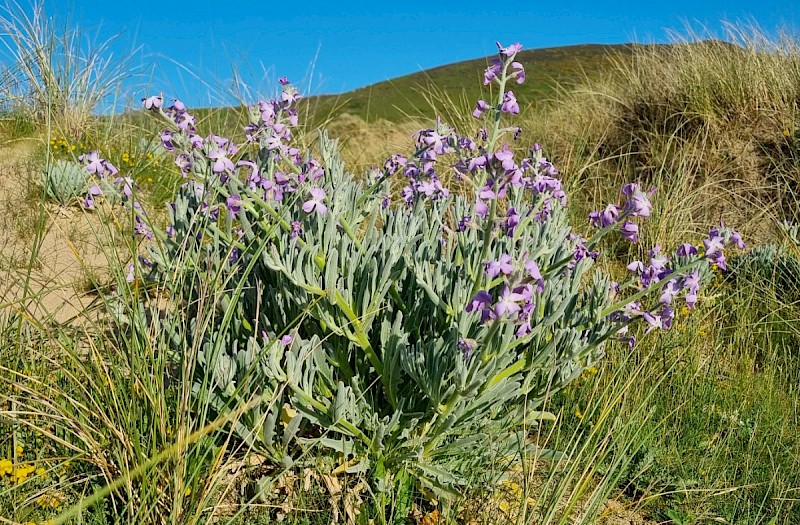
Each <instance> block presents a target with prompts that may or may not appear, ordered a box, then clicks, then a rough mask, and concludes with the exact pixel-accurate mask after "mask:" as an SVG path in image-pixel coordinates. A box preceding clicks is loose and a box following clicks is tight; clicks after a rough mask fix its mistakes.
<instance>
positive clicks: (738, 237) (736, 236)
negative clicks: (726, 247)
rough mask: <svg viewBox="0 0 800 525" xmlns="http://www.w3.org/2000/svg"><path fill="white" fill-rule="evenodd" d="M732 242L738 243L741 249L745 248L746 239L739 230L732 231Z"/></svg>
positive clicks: (737, 245)
mask: <svg viewBox="0 0 800 525" xmlns="http://www.w3.org/2000/svg"><path fill="white" fill-rule="evenodd" d="M731 242H732V243H733V244H735V245H736V247H737V248H739V249H740V250H744V241H743V240H742V236H741V235H739V233H738V232H735V231H731Z"/></svg>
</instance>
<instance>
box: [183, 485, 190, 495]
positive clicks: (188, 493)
mask: <svg viewBox="0 0 800 525" xmlns="http://www.w3.org/2000/svg"><path fill="white" fill-rule="evenodd" d="M183 495H184V496H186V497H188V496H191V495H192V487H186V490H184V491H183Z"/></svg>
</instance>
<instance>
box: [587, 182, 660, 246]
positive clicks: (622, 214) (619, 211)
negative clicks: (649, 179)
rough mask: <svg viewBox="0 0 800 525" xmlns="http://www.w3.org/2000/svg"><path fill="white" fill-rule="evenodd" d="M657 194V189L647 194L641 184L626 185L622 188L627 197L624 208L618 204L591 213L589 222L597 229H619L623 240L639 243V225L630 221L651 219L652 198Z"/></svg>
mask: <svg viewBox="0 0 800 525" xmlns="http://www.w3.org/2000/svg"><path fill="white" fill-rule="evenodd" d="M655 192H656V189H655V188H653V189H651V190H650V191H647V192H645V191H643V190H642V188H641V187H640V186H639V184H636V183H629V184H626V185H624V186H623V187H622V195H623V196H624V197H625V204H624V205H623V207H622V208H620V207H619V206H617V205H616V204H609V205H608V206H606V207H605V209H603V210H599V211H593V212H591V213H590V214H589V221H590V222H591V224H592V226H594V227H596V228H611V227H615V228H619V231H620V234H621V235H622V237H623V238H625V239H627V240H629V241H631V242H634V243H635V242H638V241H639V225H638V224H636V223H634V222H632V221H630V220H628V219H629V218H633V217H650V212H651V211H652V209H653V205H652V204H651V202H650V197H651V196H652V195H653V194H654V193H655Z"/></svg>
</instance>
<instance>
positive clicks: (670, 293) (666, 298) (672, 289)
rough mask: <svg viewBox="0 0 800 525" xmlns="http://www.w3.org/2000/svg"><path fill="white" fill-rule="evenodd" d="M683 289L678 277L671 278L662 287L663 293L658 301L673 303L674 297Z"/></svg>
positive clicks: (665, 303)
mask: <svg viewBox="0 0 800 525" xmlns="http://www.w3.org/2000/svg"><path fill="white" fill-rule="evenodd" d="M680 291H681V287H680V285H679V284H678V279H670V280H669V281H667V283H666V284H665V285H664V287H663V288H662V289H661V295H660V296H659V298H658V302H659V303H661V304H663V305H669V304H672V299H673V298H674V297H675V296H676V295H678V293H679V292H680Z"/></svg>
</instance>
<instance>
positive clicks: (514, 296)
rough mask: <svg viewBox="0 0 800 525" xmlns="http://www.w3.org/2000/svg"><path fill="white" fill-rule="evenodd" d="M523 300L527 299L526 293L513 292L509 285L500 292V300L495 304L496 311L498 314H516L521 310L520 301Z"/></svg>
mask: <svg viewBox="0 0 800 525" xmlns="http://www.w3.org/2000/svg"><path fill="white" fill-rule="evenodd" d="M523 300H525V296H524V295H522V294H521V293H517V292H512V291H511V289H510V288H509V287H508V286H505V287H503V292H502V293H501V294H500V300H498V301H497V304H495V305H494V311H495V313H496V314H497V315H498V316H502V315H505V314H509V315H510V314H514V313H516V312H519V311H520V308H521V307H520V305H519V304H518V303H519V302H520V301H523Z"/></svg>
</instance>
